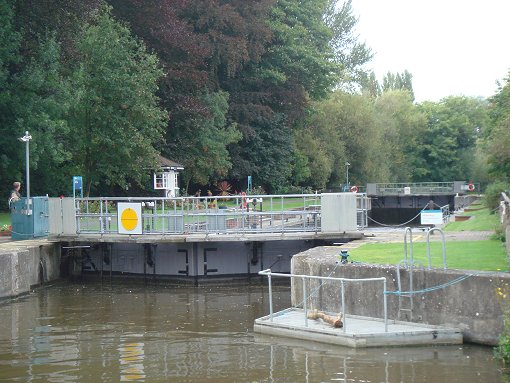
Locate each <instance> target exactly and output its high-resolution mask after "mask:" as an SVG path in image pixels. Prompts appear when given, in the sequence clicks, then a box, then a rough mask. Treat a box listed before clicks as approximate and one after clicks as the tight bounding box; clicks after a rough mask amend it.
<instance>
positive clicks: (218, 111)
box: [166, 91, 241, 190]
mask: <svg viewBox="0 0 510 383" xmlns="http://www.w3.org/2000/svg"><path fill="white" fill-rule="evenodd" d="M201 101H202V102H203V104H204V105H208V106H209V107H208V109H207V110H206V112H204V113H203V114H198V113H197V114H193V115H192V114H190V115H189V118H188V119H187V120H186V123H187V124H190V126H193V130H192V129H178V130H177V132H178V133H177V134H175V135H173V136H172V137H168V140H167V141H168V145H167V148H166V150H167V151H168V153H170V154H174V155H175V154H181V156H182V158H183V165H184V166H185V168H186V169H187V170H186V172H185V173H184V183H185V185H186V190H188V189H189V183H190V182H191V181H193V182H196V183H199V184H202V185H205V184H208V183H209V182H211V181H213V179H214V178H223V177H225V176H226V175H227V173H228V171H229V169H230V168H231V167H232V162H231V161H230V154H229V152H228V150H227V146H228V145H230V144H232V143H235V142H237V141H238V140H239V139H240V138H241V134H240V133H239V131H237V130H236V128H235V125H234V124H230V125H229V124H228V123H227V121H226V117H225V116H226V112H227V109H228V94H227V93H226V92H221V91H220V92H216V93H211V92H206V93H205V94H204V95H203V96H202V97H201ZM170 154H169V155H170ZM179 157H180V156H179Z"/></svg>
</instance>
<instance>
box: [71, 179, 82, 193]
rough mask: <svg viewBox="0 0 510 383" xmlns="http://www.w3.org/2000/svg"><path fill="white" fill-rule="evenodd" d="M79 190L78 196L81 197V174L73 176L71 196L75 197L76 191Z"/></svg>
mask: <svg viewBox="0 0 510 383" xmlns="http://www.w3.org/2000/svg"><path fill="white" fill-rule="evenodd" d="M77 190H78V191H79V192H80V198H83V179H82V177H81V176H74V177H73V198H76V191H77Z"/></svg>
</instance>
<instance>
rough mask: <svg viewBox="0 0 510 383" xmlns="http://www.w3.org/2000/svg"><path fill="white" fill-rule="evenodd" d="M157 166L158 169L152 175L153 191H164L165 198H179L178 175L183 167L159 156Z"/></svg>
mask: <svg viewBox="0 0 510 383" xmlns="http://www.w3.org/2000/svg"><path fill="white" fill-rule="evenodd" d="M158 164H159V169H158V170H157V171H156V172H154V175H153V181H154V189H155V190H164V191H165V196H166V197H177V196H179V181H178V174H179V172H180V171H182V170H184V166H182V165H180V164H178V163H177V162H174V161H172V160H169V159H168V158H165V157H163V156H161V155H160V156H158Z"/></svg>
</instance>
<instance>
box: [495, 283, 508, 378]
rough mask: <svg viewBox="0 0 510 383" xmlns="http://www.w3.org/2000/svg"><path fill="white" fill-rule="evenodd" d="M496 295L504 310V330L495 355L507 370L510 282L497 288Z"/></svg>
mask: <svg viewBox="0 0 510 383" xmlns="http://www.w3.org/2000/svg"><path fill="white" fill-rule="evenodd" d="M496 297H497V299H498V301H499V303H500V305H501V308H502V310H503V318H504V319H503V324H504V326H503V332H502V333H501V335H500V336H499V342H498V345H497V346H496V347H495V348H494V355H495V356H496V358H498V359H499V360H501V362H502V363H503V365H504V367H505V370H507V369H508V368H509V367H510V310H509V307H508V303H509V302H508V300H509V297H510V291H509V287H508V284H505V285H504V286H502V287H498V288H497V289H496Z"/></svg>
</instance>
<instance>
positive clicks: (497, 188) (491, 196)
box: [484, 182, 508, 210]
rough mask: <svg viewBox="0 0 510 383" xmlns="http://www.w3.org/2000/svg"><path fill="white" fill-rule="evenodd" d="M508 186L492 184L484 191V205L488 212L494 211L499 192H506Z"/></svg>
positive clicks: (501, 183)
mask: <svg viewBox="0 0 510 383" xmlns="http://www.w3.org/2000/svg"><path fill="white" fill-rule="evenodd" d="M507 187H508V185H507V184H506V183H504V182H494V183H492V184H490V185H489V186H487V188H486V189H485V197H484V203H485V206H487V207H488V208H489V209H490V210H495V209H496V208H497V207H498V206H499V201H500V199H501V192H504V191H505V190H507Z"/></svg>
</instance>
